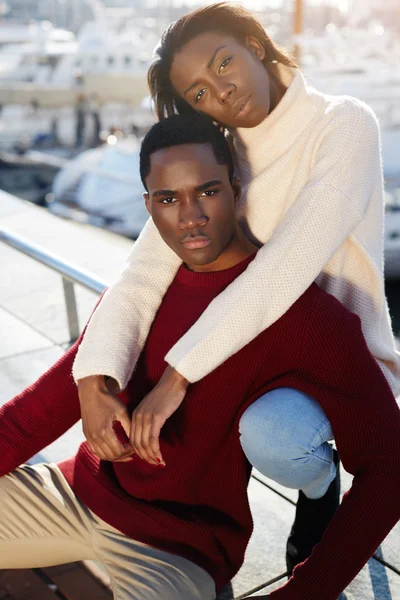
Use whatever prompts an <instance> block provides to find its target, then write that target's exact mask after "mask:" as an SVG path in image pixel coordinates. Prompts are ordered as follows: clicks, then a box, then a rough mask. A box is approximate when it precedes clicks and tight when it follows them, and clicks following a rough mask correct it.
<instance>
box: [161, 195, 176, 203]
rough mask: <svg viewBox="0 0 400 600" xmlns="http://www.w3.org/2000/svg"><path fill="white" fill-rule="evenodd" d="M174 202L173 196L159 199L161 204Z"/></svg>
mask: <svg viewBox="0 0 400 600" xmlns="http://www.w3.org/2000/svg"><path fill="white" fill-rule="evenodd" d="M174 203H175V198H172V197H171V198H163V199H162V200H161V204H174Z"/></svg>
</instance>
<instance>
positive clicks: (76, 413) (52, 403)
mask: <svg viewBox="0 0 400 600" xmlns="http://www.w3.org/2000/svg"><path fill="white" fill-rule="evenodd" d="M79 343H80V340H78V341H77V342H76V343H75V344H74V345H73V346H72V347H71V348H70V349H69V350H68V352H66V353H65V354H64V355H63V356H62V357H61V358H60V359H59V360H58V361H57V362H56V363H55V364H54V365H53V366H52V367H51V368H50V369H49V370H48V371H47V372H46V373H44V374H43V375H42V376H41V377H40V378H39V379H38V380H37V381H36V382H35V383H33V384H32V385H31V386H29V387H28V388H26V389H25V390H24V391H22V392H21V393H20V394H18V395H17V396H15V398H13V399H12V400H10V401H9V402H7V403H6V404H4V405H3V406H2V407H1V408H0V477H2V476H3V475H6V474H7V473H10V472H11V471H13V470H14V469H16V468H17V467H19V466H20V465H21V464H22V463H25V462H26V461H27V460H29V459H30V458H32V456H34V455H35V454H37V453H38V452H40V451H41V450H42V449H43V448H45V447H46V446H48V445H49V444H51V443H52V442H54V441H55V440H56V439H58V438H59V437H60V436H61V435H62V434H63V433H65V432H66V431H67V430H68V429H69V428H70V427H72V425H74V424H75V423H76V422H77V421H79V419H80V405H79V397H78V390H77V387H76V385H75V383H74V380H73V378H72V375H71V369H72V363H73V360H74V358H75V355H76V351H77V348H78V345H79Z"/></svg>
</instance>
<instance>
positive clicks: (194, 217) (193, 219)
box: [179, 202, 208, 229]
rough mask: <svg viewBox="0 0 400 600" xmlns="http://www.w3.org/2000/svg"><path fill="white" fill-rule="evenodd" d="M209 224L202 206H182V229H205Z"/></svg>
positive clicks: (197, 204)
mask: <svg viewBox="0 0 400 600" xmlns="http://www.w3.org/2000/svg"><path fill="white" fill-rule="evenodd" d="M207 222H208V217H207V216H206V215H205V214H204V212H203V210H202V208H201V205H200V204H199V203H198V202H190V203H187V204H183V205H181V208H180V214H179V227H180V228H181V229H195V228H196V227H203V226H204V225H206V224H207Z"/></svg>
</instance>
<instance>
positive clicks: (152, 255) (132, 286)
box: [73, 219, 181, 390]
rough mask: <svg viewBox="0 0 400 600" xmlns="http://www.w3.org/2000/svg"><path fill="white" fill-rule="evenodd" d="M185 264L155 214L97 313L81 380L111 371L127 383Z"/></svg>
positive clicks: (78, 362)
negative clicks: (160, 229)
mask: <svg viewBox="0 0 400 600" xmlns="http://www.w3.org/2000/svg"><path fill="white" fill-rule="evenodd" d="M180 265H181V260H180V259H179V258H178V257H177V255H176V254H175V253H174V252H173V251H172V250H171V249H170V248H169V246H167V244H166V243H165V242H164V240H163V239H162V238H161V236H160V234H159V233H158V230H157V229H156V227H155V225H154V223H153V221H152V219H149V220H148V221H147V223H146V225H145V227H144V229H143V231H142V232H141V234H140V236H139V238H138V239H137V241H136V242H135V244H134V246H133V249H132V251H131V253H130V255H129V257H128V261H127V263H126V265H125V268H124V269H123V271H122V272H121V274H120V276H119V278H118V279H117V281H116V282H115V283H114V285H113V286H112V287H110V288H109V289H108V290H107V292H106V293H105V295H104V297H103V300H102V302H101V304H99V305H98V307H97V309H96V311H95V312H94V314H93V315H92V317H91V320H90V322H89V325H88V327H87V329H86V333H85V336H84V339H83V341H82V344H81V345H80V347H79V351H78V353H77V356H76V359H75V362H74V365H73V376H74V379H75V381H78V379H82V378H83V377H88V376H90V375H108V376H110V377H113V378H114V379H115V380H116V381H117V382H118V385H119V387H120V389H121V390H122V389H124V388H125V387H126V385H127V383H128V381H129V379H130V378H131V375H132V372H133V369H134V367H135V365H136V362H137V360H138V358H139V355H140V352H141V350H142V348H143V346H144V344H145V341H146V339H147V335H148V332H149V330H150V327H151V324H152V322H153V320H154V317H155V315H156V312H157V310H158V308H159V306H160V304H161V300H162V298H163V296H164V294H165V292H166V291H167V289H168V287H169V285H170V284H171V282H172V280H173V279H174V277H175V275H176V272H177V270H178V268H179V266H180Z"/></svg>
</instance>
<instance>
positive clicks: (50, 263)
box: [0, 228, 107, 342]
mask: <svg viewBox="0 0 400 600" xmlns="http://www.w3.org/2000/svg"><path fill="white" fill-rule="evenodd" d="M0 242H3V244H6V245H7V246H10V247H11V248H14V249H15V250H18V251H19V252H22V254H25V255H26V256H29V257H30V258H33V259H34V260H37V261H38V262H40V263H41V264H42V265H45V266H46V267H48V268H49V269H51V270H52V271H56V272H57V273H59V274H60V275H61V277H62V284H63V289H64V300H65V309H66V312H67V320H68V331H69V337H70V341H71V342H72V341H75V340H76V339H78V337H79V333H80V328H79V319H78V310H77V306H76V297H75V287H74V286H75V284H78V285H81V286H82V287H84V288H86V289H88V290H90V291H91V292H95V293H97V294H99V295H100V294H102V293H103V291H104V290H105V288H106V287H107V284H106V283H105V282H104V281H103V280H101V279H99V278H98V277H95V276H94V275H92V274H91V273H89V271H86V270H85V269H80V268H78V267H75V266H74V265H72V264H71V263H69V262H67V261H65V260H63V259H62V258H60V257H59V256H57V255H55V254H52V253H51V252H48V251H47V250H46V249H45V248H42V247H41V246H38V245H36V244H32V242H30V241H29V240H27V239H25V238H23V237H21V236H19V235H16V234H15V233H12V232H11V231H8V230H7V229H1V228H0Z"/></svg>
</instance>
